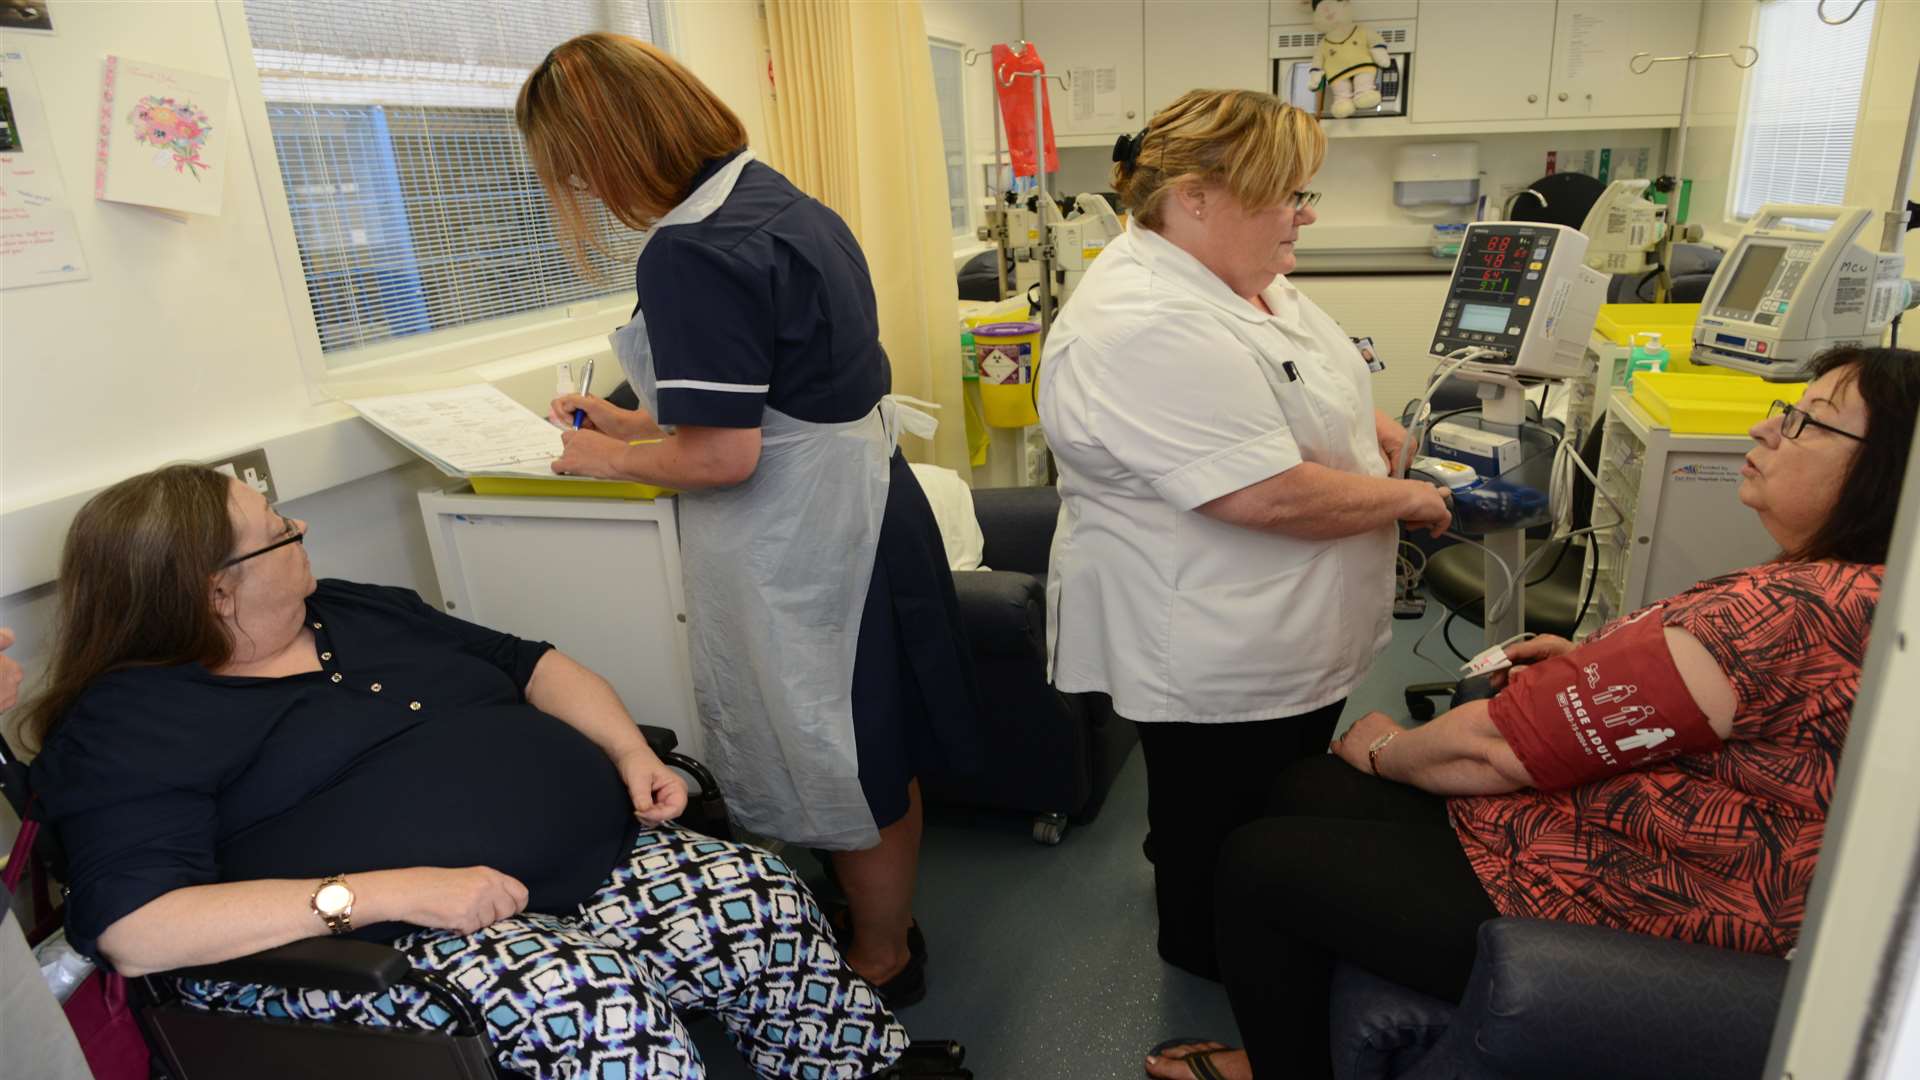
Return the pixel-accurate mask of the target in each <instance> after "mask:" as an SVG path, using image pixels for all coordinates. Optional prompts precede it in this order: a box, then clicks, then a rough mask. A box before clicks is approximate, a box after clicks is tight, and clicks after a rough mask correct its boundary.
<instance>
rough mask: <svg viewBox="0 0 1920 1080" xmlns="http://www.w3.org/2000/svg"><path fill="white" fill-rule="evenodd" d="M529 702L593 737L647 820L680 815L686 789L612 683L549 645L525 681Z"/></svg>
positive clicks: (665, 819)
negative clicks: (637, 723) (623, 703)
mask: <svg viewBox="0 0 1920 1080" xmlns="http://www.w3.org/2000/svg"><path fill="white" fill-rule="evenodd" d="M526 694H527V703H528V704H530V705H532V706H533V707H534V708H536V709H539V710H540V711H541V712H543V713H546V714H547V715H549V716H553V717H556V718H558V719H559V720H561V721H563V722H565V723H566V724H567V725H568V726H569V727H572V728H573V729H574V730H575V731H578V732H579V733H580V734H582V735H585V736H586V737H587V738H589V739H592V740H593V744H594V745H595V746H598V747H599V748H600V749H601V751H602V752H603V753H605V754H606V755H607V758H608V760H610V761H612V762H613V764H614V766H615V767H616V768H618V769H619V770H620V776H621V779H622V780H624V781H625V782H626V785H627V793H628V794H629V795H631V796H632V798H633V808H634V812H635V813H636V814H638V815H639V817H640V820H641V821H644V822H646V823H647V824H649V825H658V824H660V823H661V822H663V821H671V820H672V819H674V818H676V817H679V816H680V812H681V811H683V810H685V809H686V808H687V788H686V783H685V782H684V781H682V780H681V779H680V777H679V775H678V774H676V773H675V772H674V771H673V770H672V769H669V768H668V767H667V766H666V765H665V764H664V763H663V762H661V760H660V757H659V755H657V754H655V753H654V752H653V748H652V747H650V746H648V745H647V739H646V736H644V735H642V734H640V729H639V727H637V726H635V724H634V722H633V717H631V716H629V715H628V714H627V710H626V706H624V705H622V704H620V695H619V694H617V693H615V692H614V689H613V686H612V684H611V683H608V682H607V680H605V679H603V678H601V677H600V676H598V675H596V674H594V673H593V672H592V671H590V670H588V669H587V667H586V666H585V665H583V664H581V663H580V662H579V661H577V660H575V659H573V658H572V657H570V656H568V655H567V654H565V653H563V652H561V651H560V650H559V649H549V650H547V652H546V653H545V654H544V655H543V656H541V657H540V662H539V663H537V664H535V665H534V668H533V676H532V677H531V678H529V679H528V680H527V690H526Z"/></svg>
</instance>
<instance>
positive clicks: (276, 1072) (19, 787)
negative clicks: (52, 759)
mask: <svg viewBox="0 0 1920 1080" xmlns="http://www.w3.org/2000/svg"><path fill="white" fill-rule="evenodd" d="M640 730H641V731H642V732H643V733H644V734H645V735H646V737H647V742H648V744H649V745H650V746H652V747H653V750H654V752H655V753H656V754H658V755H660V758H661V760H662V761H664V762H666V763H667V764H668V765H670V766H672V767H673V768H675V769H677V770H680V771H681V772H684V773H686V774H687V775H688V777H689V778H691V779H692V780H693V782H694V785H695V787H696V788H697V791H696V792H695V793H694V794H692V795H690V797H689V799H688V804H687V813H686V814H685V815H683V816H682V817H681V819H680V820H681V822H682V823H683V824H685V825H687V826H688V827H689V828H693V829H696V830H699V831H702V832H707V833H708V834H709V835H720V836H723V837H724V836H726V835H727V834H729V833H730V831H731V830H730V827H729V826H728V825H727V818H726V809H725V805H724V802H723V801H722V798H721V795H720V791H719V788H718V786H717V785H716V783H715V782H714V778H713V774H712V773H710V772H709V771H708V770H707V768H706V767H705V766H704V765H702V764H700V763H699V762H698V761H695V760H694V759H692V758H689V757H687V756H685V755H683V754H680V753H677V752H676V751H675V747H676V744H677V742H678V736H676V735H675V734H674V732H673V731H671V730H670V729H667V728H661V727H651V726H648V725H644V724H643V725H640ZM26 780H27V770H26V769H25V767H24V766H23V765H22V764H21V762H20V761H19V760H18V759H17V758H15V757H14V755H13V752H12V750H11V748H9V747H8V746H7V745H6V743H5V741H4V740H3V739H0V793H3V794H4V795H5V796H6V798H7V801H8V802H9V803H10V804H11V805H12V807H13V809H14V811H15V812H16V814H18V816H19V817H20V819H21V820H22V821H25V820H26V819H27V817H28V814H29V813H30V812H31V809H32V805H31V797H30V793H29V791H28V789H27V784H26ZM30 855H31V857H32V858H33V859H34V860H35V862H36V863H37V864H38V865H39V866H40V867H44V868H45V869H46V870H48V871H50V872H51V874H52V876H54V877H56V878H57V877H58V874H59V871H60V870H61V869H62V862H63V860H62V858H61V855H60V852H59V848H58V844H57V843H56V842H55V840H54V839H53V837H52V836H51V835H50V833H48V832H46V831H43V832H41V833H40V836H39V838H38V839H37V840H36V841H35V842H34V850H33V851H32V852H31V853H30ZM45 880H46V875H45V874H40V875H38V880H37V881H36V884H37V885H43V884H44V882H45ZM35 891H36V892H40V893H42V894H44V893H45V890H44V889H43V888H42V889H36V890H35ZM42 900H43V904H42V907H43V910H40V911H37V912H35V916H36V917H37V918H38V921H39V923H40V929H41V930H43V931H45V932H50V931H51V930H52V929H53V928H54V927H55V926H57V925H58V911H57V909H53V910H48V909H46V905H45V903H44V900H45V897H44V895H43V896H42ZM34 936H35V937H36V938H37V937H38V934H36V935H34ZM176 976H187V977H191V978H198V979H212V980H218V981H231V982H246V983H263V984H267V985H272V986H297V987H300V988H302V989H303V990H308V991H323V992H325V991H331V992H338V993H346V994H360V993H378V992H382V991H386V990H390V989H393V988H395V987H398V986H403V985H406V986H412V987H414V988H417V989H418V990H420V991H422V992H423V993H424V994H425V995H426V997H427V998H428V999H429V1001H430V1002H432V1004H433V1005H437V1006H438V1007H440V1008H441V1009H444V1010H445V1011H446V1013H447V1014H448V1016H449V1017H451V1018H452V1030H451V1031H428V1030H421V1029H417V1028H408V1027H402V1026H383V1027H373V1026H365V1025H360V1024H356V1023H352V1022H349V1021H345V1020H339V1021H334V1022H327V1023H317V1022H312V1021H304V1020H291V1019H288V1020H265V1019H257V1018H254V1017H251V1016H243V1015H238V1014H233V1013H220V1012H207V1011H203V1010H199V1009H194V1008H190V1007H188V1006H186V1005H183V1004H181V1003H180V1001H179V997H178V995H177V994H176V993H175V992H174V989H173V978H174V977H176ZM128 990H129V997H130V999H131V1001H132V1004H133V1005H134V1007H135V1009H136V1010H137V1013H138V1018H139V1021H140V1026H141V1029H142V1031H143V1033H144V1034H145V1035H146V1038H147V1042H148V1044H149V1045H150V1046H151V1048H152V1050H153V1055H154V1059H155V1064H156V1066H157V1068H156V1075H159V1076H164V1077H168V1078H170V1080H258V1078H259V1077H262V1076H274V1077H279V1078H307V1077H311V1078H313V1080H338V1078H339V1077H342V1076H349V1077H351V1076H366V1077H406V1078H407V1080H514V1078H516V1077H519V1076H520V1074H519V1073H515V1072H513V1071H511V1070H507V1069H503V1068H501V1067H500V1066H499V1065H498V1064H497V1063H496V1061H495V1058H494V1052H493V1045H492V1042H491V1040H490V1039H489V1037H488V1035H487V1027H486V1023H485V1021H484V1020H483V1019H482V1018H481V1016H480V1013H479V1010H478V1009H476V1008H475V1007H474V1006H473V1004H472V1003H471V1002H470V1001H469V1000H468V999H467V997H466V996H465V995H464V994H462V993H460V992H459V991H458V990H456V989H455V988H454V987H453V986H452V985H451V984H450V983H448V982H447V980H446V979H444V978H442V977H441V976H439V975H437V974H435V973H433V972H424V971H418V970H415V969H414V968H413V967H412V965H410V964H408V963H407V960H406V957H405V956H404V955H403V954H401V953H400V952H398V951H397V950H395V949H393V948H391V947H389V946H387V945H383V944H379V943H377V942H370V941H357V940H353V939H350V938H330V937H318V938H307V939H305V940H302V941H296V942H293V943H291V944H288V945H282V946H280V947H278V948H273V949H267V950H264V951H262V952H258V953H254V954H252V955H250V956H242V957H238V958H236V959H233V960H227V961H223V962H221V963H218V964H209V965H206V966H204V967H197V968H183V969H180V970H178V971H172V972H167V973H165V974H163V975H157V976H147V977H143V978H139V979H130V980H128ZM965 1055H966V1051H965V1049H964V1048H963V1047H961V1046H960V1044H958V1043H954V1042H947V1041H932V1042H925V1043H916V1044H914V1046H913V1047H912V1048H911V1049H909V1050H908V1052H907V1055H906V1056H904V1057H902V1058H901V1059H900V1060H899V1061H898V1062H896V1063H895V1064H894V1065H893V1066H892V1067H891V1068H889V1069H888V1070H887V1071H886V1072H884V1073H882V1074H881V1075H880V1077H878V1078H875V1080H912V1078H916V1077H918V1078H924V1080H971V1077H972V1076H973V1074H972V1073H971V1072H970V1071H968V1070H966V1069H964V1068H962V1067H961V1063H962V1061H963V1060H964V1058H965ZM5 1064H6V1058H5V1051H4V1049H3V1048H0V1071H3V1069H4V1066H5Z"/></svg>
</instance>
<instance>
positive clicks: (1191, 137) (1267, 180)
mask: <svg viewBox="0 0 1920 1080" xmlns="http://www.w3.org/2000/svg"><path fill="white" fill-rule="evenodd" d="M1135 139H1136V140H1138V141H1137V143H1136V145H1135V147H1134V148H1133V150H1132V151H1131V152H1130V153H1127V154H1125V155H1116V156H1123V157H1127V158H1130V159H1131V160H1122V161H1120V162H1119V163H1117V164H1115V165H1114V167H1113V189H1114V190H1115V191H1117V192H1119V194H1120V203H1121V205H1122V206H1124V207H1126V209H1127V212H1128V213H1129V214H1131V215H1133V219H1134V220H1135V221H1138V222H1140V223H1141V224H1142V225H1145V226H1146V227H1147V228H1149V229H1158V228H1159V227H1160V223H1161V204H1162V203H1163V202H1164V200H1165V198H1166V194H1167V190H1168V189H1169V188H1171V187H1173V186H1174V185H1176V184H1180V183H1184V182H1188V181H1198V182H1200V183H1220V184H1224V185H1226V188H1227V191H1228V192H1229V193H1231V194H1232V195H1233V197H1234V199H1235V200H1237V201H1238V202H1239V203H1240V205H1241V206H1243V207H1245V208H1247V209H1248V210H1264V209H1266V208H1268V207H1270V206H1274V205H1276V204H1278V203H1279V202H1280V201H1281V200H1283V199H1285V198H1287V197H1288V196H1289V195H1291V194H1293V192H1295V191H1296V190H1298V189H1299V187H1300V185H1302V184H1304V183H1306V182H1307V179H1308V178H1309V177H1311V176H1312V175H1313V174H1314V173H1316V172H1318V171H1319V170H1320V163H1321V162H1322V161H1324V160H1326V156H1327V136H1326V132H1324V131H1322V130H1321V129H1320V122H1319V121H1318V120H1315V119H1314V118H1313V116H1312V115H1311V114H1309V113H1307V112H1306V111H1304V110H1302V109H1296V108H1294V107H1293V106H1292V105H1289V104H1287V103H1286V102H1284V101H1281V100H1280V99H1279V98H1277V97H1274V96H1273V95H1272V94H1262V93H1260V92H1258V91H1254V90H1189V91H1187V92H1186V93H1184V94H1182V95H1180V97H1179V99H1178V100H1176V101H1174V103H1173V104H1171V105H1168V106H1167V107H1166V108H1164V109H1161V110H1160V111H1159V112H1158V113H1155V114H1154V117H1153V119H1152V120H1150V121H1148V122H1147V127H1146V130H1145V131H1144V132H1142V133H1141V134H1140V135H1138V136H1135Z"/></svg>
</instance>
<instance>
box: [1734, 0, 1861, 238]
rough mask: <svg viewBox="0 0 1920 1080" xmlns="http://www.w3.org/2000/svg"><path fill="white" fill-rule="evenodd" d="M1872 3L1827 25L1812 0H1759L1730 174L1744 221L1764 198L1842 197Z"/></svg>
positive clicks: (1824, 201) (1824, 202) (1830, 200)
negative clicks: (1754, 54) (1753, 59)
mask: <svg viewBox="0 0 1920 1080" xmlns="http://www.w3.org/2000/svg"><path fill="white" fill-rule="evenodd" d="M1878 6H1879V5H1878V3H1877V2H1876V0H1867V2H1866V6H1865V7H1864V8H1863V9H1862V10H1861V11H1860V13H1859V15H1858V16H1857V17H1856V18H1854V19H1853V20H1852V21H1851V22H1848V23H1846V24H1844V25H1842V26H1828V25H1826V24H1824V23H1822V22H1821V21H1820V17H1819V15H1818V13H1817V10H1816V9H1817V8H1818V4H1817V3H1816V0H1769V2H1767V3H1762V4H1761V5H1760V15H1759V20H1758V22H1759V33H1758V34H1757V35H1756V37H1757V40H1756V41H1755V42H1754V47H1755V48H1756V49H1758V50H1759V51H1760V60H1759V62H1758V63H1756V64H1755V65H1754V67H1753V71H1752V73H1751V77H1750V81H1749V83H1748V86H1747V103H1746V113H1745V116H1744V119H1743V122H1742V124H1741V132H1740V155H1739V160H1738V162H1737V164H1736V171H1735V173H1734V216H1735V217H1736V218H1739V219H1740V220H1742V221H1745V220H1746V219H1747V218H1749V217H1752V216H1753V214H1754V212H1755V211H1757V210H1759V209H1760V207H1761V206H1763V205H1765V204H1767V203H1810V204H1815V205H1821V206H1838V205H1840V204H1841V203H1843V202H1844V201H1845V199H1846V191H1847V164H1848V160H1849V159H1850V158H1851V157H1852V155H1853V129H1854V123H1855V121H1856V120H1857V118H1858V116H1859V113H1860V89H1861V84H1862V83H1863V81H1864V80H1865V78H1866V72H1867V51H1868V46H1869V45H1870V44H1871V42H1872V38H1873V22H1874V16H1875V15H1876V14H1878V12H1877V10H1876V9H1877V8H1878ZM1836 7H1838V6H1837V5H1836Z"/></svg>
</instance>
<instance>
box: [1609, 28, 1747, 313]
mask: <svg viewBox="0 0 1920 1080" xmlns="http://www.w3.org/2000/svg"><path fill="white" fill-rule="evenodd" d="M1742 52H1744V53H1745V54H1746V61H1747V62H1746V63H1744V64H1743V63H1741V62H1740V54H1741V53H1742ZM1643 58H1644V59H1645V60H1646V63H1644V64H1643V63H1641V62H1640V61H1641V60H1642V59H1643ZM1700 60H1729V61H1732V63H1733V66H1734V67H1737V68H1739V69H1741V70H1742V71H1745V70H1746V69H1747V68H1750V67H1752V66H1753V65H1755V64H1757V63H1759V62H1760V50H1758V49H1755V48H1754V47H1753V46H1751V45H1742V46H1740V47H1739V48H1737V49H1735V50H1734V51H1733V52H1721V53H1703V52H1688V53H1686V54H1684V55H1682V56H1655V55H1653V54H1652V53H1645V52H1637V53H1634V54H1633V56H1632V57H1631V58H1630V59H1628V60H1627V69H1628V70H1629V71H1632V72H1633V73H1634V74H1635V75H1645V74H1646V73H1647V72H1649V71H1652V70H1653V65H1655V64H1675V63H1685V64H1686V65H1687V77H1686V81H1685V82H1684V83H1682V84H1681V88H1680V126H1679V128H1678V132H1677V134H1676V135H1675V136H1674V144H1673V160H1672V161H1671V162H1669V163H1668V166H1669V167H1668V168H1667V170H1666V175H1665V176H1662V177H1660V179H1658V180H1656V181H1654V187H1655V188H1657V189H1658V190H1660V191H1664V192H1667V193H1668V198H1670V199H1671V200H1672V205H1671V206H1670V207H1669V209H1670V210H1671V211H1672V213H1673V216H1674V217H1675V218H1678V216H1679V214H1680V194H1681V192H1682V191H1683V190H1684V188H1683V185H1685V184H1686V175H1687V174H1686V171H1685V168H1684V166H1685V164H1686V160H1687V124H1688V121H1689V120H1691V119H1692V117H1693V73H1694V68H1695V67H1696V66H1697V64H1696V61H1700ZM1680 224H1681V223H1680V222H1679V221H1677V220H1671V221H1669V222H1668V226H1667V232H1666V235H1664V236H1662V237H1661V238H1660V247H1659V254H1658V256H1657V257H1658V258H1659V260H1660V277H1659V279H1658V280H1657V281H1656V282H1655V283H1654V287H1653V288H1654V296H1653V299H1654V302H1655V303H1662V304H1664V303H1666V301H1667V297H1668V296H1670V295H1672V293H1673V241H1674V239H1675V237H1676V236H1678V234H1679V232H1680Z"/></svg>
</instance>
